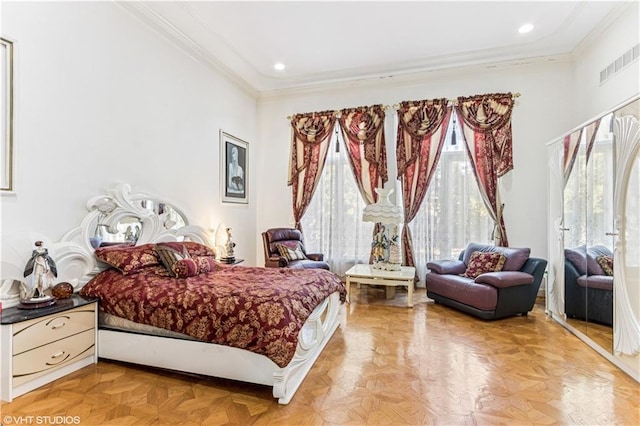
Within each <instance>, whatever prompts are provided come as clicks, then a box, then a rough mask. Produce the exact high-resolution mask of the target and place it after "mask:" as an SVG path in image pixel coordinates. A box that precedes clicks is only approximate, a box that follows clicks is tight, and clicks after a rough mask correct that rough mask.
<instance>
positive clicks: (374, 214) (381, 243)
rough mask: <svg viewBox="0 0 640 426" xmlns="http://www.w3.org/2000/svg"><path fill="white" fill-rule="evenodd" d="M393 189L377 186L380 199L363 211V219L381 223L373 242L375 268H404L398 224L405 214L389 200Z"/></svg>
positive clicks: (388, 269) (396, 269) (393, 269)
mask: <svg viewBox="0 0 640 426" xmlns="http://www.w3.org/2000/svg"><path fill="white" fill-rule="evenodd" d="M393 191H394V190H393V189H384V188H376V193H377V194H378V201H377V202H376V203H375V204H369V205H368V206H366V207H365V208H364V211H363V212H362V220H363V221H365V222H373V223H379V224H380V228H379V230H378V232H377V233H376V235H375V236H374V237H373V241H372V243H371V248H372V249H373V260H374V263H373V268H374V269H383V270H387V271H399V270H401V269H402V256H401V255H400V245H399V240H400V238H399V237H398V224H400V223H402V220H403V219H404V216H403V214H402V210H401V209H400V207H398V206H396V205H395V204H393V203H391V201H390V200H389V196H390V195H391V194H392V193H393Z"/></svg>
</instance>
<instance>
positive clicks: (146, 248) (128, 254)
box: [94, 244, 160, 275]
mask: <svg viewBox="0 0 640 426" xmlns="http://www.w3.org/2000/svg"><path fill="white" fill-rule="evenodd" d="M154 247H155V244H142V245H139V246H130V245H117V246H109V247H99V248H97V249H96V250H95V252H94V253H95V255H96V257H97V258H98V259H99V260H101V261H102V262H104V263H106V264H108V265H110V266H113V267H114V268H116V269H117V270H119V271H120V272H122V273H123V274H124V275H129V274H133V273H135V272H137V271H139V270H140V269H142V268H146V267H147V266H155V265H159V264H160V261H159V259H158V257H157V256H156V251H155V249H154Z"/></svg>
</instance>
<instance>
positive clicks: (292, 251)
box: [276, 243, 307, 260]
mask: <svg viewBox="0 0 640 426" xmlns="http://www.w3.org/2000/svg"><path fill="white" fill-rule="evenodd" d="M276 247H278V251H279V252H280V256H282V257H284V258H285V259H287V260H304V259H306V258H307V256H305V255H304V252H303V251H302V247H300V244H299V243H296V244H295V245H293V244H292V245H290V246H289V245H285V244H276Z"/></svg>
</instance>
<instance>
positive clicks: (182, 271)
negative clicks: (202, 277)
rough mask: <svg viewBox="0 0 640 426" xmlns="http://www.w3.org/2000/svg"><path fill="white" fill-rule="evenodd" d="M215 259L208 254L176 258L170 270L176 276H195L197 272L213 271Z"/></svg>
mask: <svg viewBox="0 0 640 426" xmlns="http://www.w3.org/2000/svg"><path fill="white" fill-rule="evenodd" d="M215 264H216V262H215V259H214V258H213V257H209V256H197V257H190V258H187V259H181V260H178V261H177V262H175V263H174V264H173V267H172V271H173V273H174V274H175V275H176V277H178V278H188V277H195V276H196V275H199V274H206V273H208V272H213V270H214V268H215Z"/></svg>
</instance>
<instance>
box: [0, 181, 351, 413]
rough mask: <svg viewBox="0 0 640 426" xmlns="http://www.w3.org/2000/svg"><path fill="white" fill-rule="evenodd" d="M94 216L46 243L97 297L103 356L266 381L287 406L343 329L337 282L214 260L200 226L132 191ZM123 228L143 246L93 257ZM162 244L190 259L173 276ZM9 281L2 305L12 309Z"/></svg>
mask: <svg viewBox="0 0 640 426" xmlns="http://www.w3.org/2000/svg"><path fill="white" fill-rule="evenodd" d="M149 201H151V202H149ZM149 206H151V208H149ZM158 206H161V208H159V209H158ZM87 209H88V211H89V213H88V214H87V215H86V217H85V218H84V219H83V220H82V223H81V224H80V226H78V227H76V228H74V229H72V230H70V231H69V232H67V233H66V234H65V235H64V236H63V238H62V241H60V242H57V243H52V242H51V241H47V240H45V244H48V246H49V248H50V250H49V251H50V254H52V255H54V256H55V259H56V263H57V266H58V281H68V282H71V283H72V284H74V287H75V290H76V291H77V292H79V293H80V294H81V295H85V296H91V297H97V298H99V299H100V314H99V329H98V344H97V349H98V357H99V358H102V359H111V360H118V361H124V362H129V363H135V364H141V365H145V366H151V367H158V368H163V369H170V370H175V371H182V372H188V373H196V374H202V375H207V376H213V377H220V378H225V379H232V380H239V381H244V382H249V383H256V384H261V385H267V386H271V387H272V388H273V396H274V398H276V399H277V400H278V402H279V403H280V404H287V403H289V401H290V400H291V398H292V397H293V395H294V394H295V392H296V391H297V389H298V387H299V386H300V385H301V383H302V382H303V380H304V378H305V376H306V375H307V373H308V372H309V370H310V369H311V367H312V366H313V364H314V362H315V360H316V359H317V358H318V356H319V355H320V353H321V352H322V350H323V348H324V347H325V346H326V344H327V342H328V341H329V339H330V338H331V336H332V335H333V333H334V332H335V330H336V329H337V327H338V311H339V308H340V304H341V303H342V302H343V301H344V295H345V289H344V285H343V284H342V283H341V282H340V280H339V279H338V277H337V276H336V275H335V274H332V273H331V272H329V271H325V270H290V269H285V268H283V269H280V268H278V269H267V268H258V267H246V266H231V265H224V264H221V263H219V262H215V261H214V260H213V259H214V258H213V255H214V254H215V253H212V252H211V251H208V250H212V249H211V248H210V247H211V243H210V241H212V240H213V239H212V238H211V236H210V235H209V234H208V233H207V232H206V231H205V230H204V229H203V228H201V227H198V226H194V225H189V224H188V221H187V220H186V219H185V217H184V215H183V214H182V213H181V212H180V211H179V210H177V209H175V208H171V209H170V208H168V204H166V203H163V202H160V201H159V200H158V199H156V198H153V197H150V196H149V195H147V194H140V193H138V194H132V193H131V191H130V187H129V186H128V185H126V184H119V185H116V186H115V187H113V188H111V189H110V190H108V191H107V193H106V194H101V195H99V196H96V197H93V198H92V199H91V200H89V202H88V203H87ZM167 211H169V214H167ZM176 216H177V217H179V218H180V220H176ZM123 223H129V224H131V223H134V225H135V228H136V230H137V231H138V232H137V234H138V235H137V236H136V238H135V241H131V239H130V235H131V233H130V232H129V233H128V236H127V241H124V242H123V243H124V244H122V245H118V244H114V242H106V244H104V243H103V244H104V245H106V246H108V247H100V248H98V249H96V250H95V251H94V248H93V247H92V245H91V242H93V243H94V244H96V243H95V240H92V239H93V238H94V237H95V235H96V229H99V228H100V227H104V228H106V229H108V230H109V234H111V233H113V234H117V233H118V232H119V230H122V224H123ZM129 226H131V225H129ZM29 237H30V238H31V239H32V238H33V237H34V235H30V236H29ZM39 238H40V239H42V236H39ZM158 247H170V248H172V249H173V250H179V251H180V252H181V253H183V254H184V253H185V252H186V255H187V256H186V257H187V258H188V261H186V260H185V261H184V262H182V259H179V260H180V262H178V261H176V264H178V263H180V265H182V266H181V267H184V268H183V269H180V268H175V267H174V268H173V269H168V266H171V265H166V264H163V262H162V259H161V258H160V257H158V256H157V253H158V252H157V248H158ZM119 251H120V252H119ZM154 251H155V253H156V256H155V258H152V257H153V256H152V253H153V252H154ZM16 252H19V250H16ZM124 252H126V253H128V257H127V256H122V253H124ZM113 253H116V255H114V254H113ZM109 255H110V256H111V257H109ZM114 259H115V261H114ZM154 259H155V260H154ZM118 262H120V263H118ZM3 264H4V259H3ZM184 265H187V266H188V267H187V266H184ZM194 265H195V266H194ZM176 271H179V272H176ZM176 275H177V276H176ZM7 278H8V277H7V276H5V274H4V273H3V279H4V281H3V283H4V284H3V288H2V292H1V293H0V297H2V300H3V301H4V303H9V304H10V303H11V301H12V300H15V298H16V296H15V294H13V293H14V292H13V290H12V288H11V287H10V286H9V287H8V286H7V284H6V283H7V281H6V279H7Z"/></svg>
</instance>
